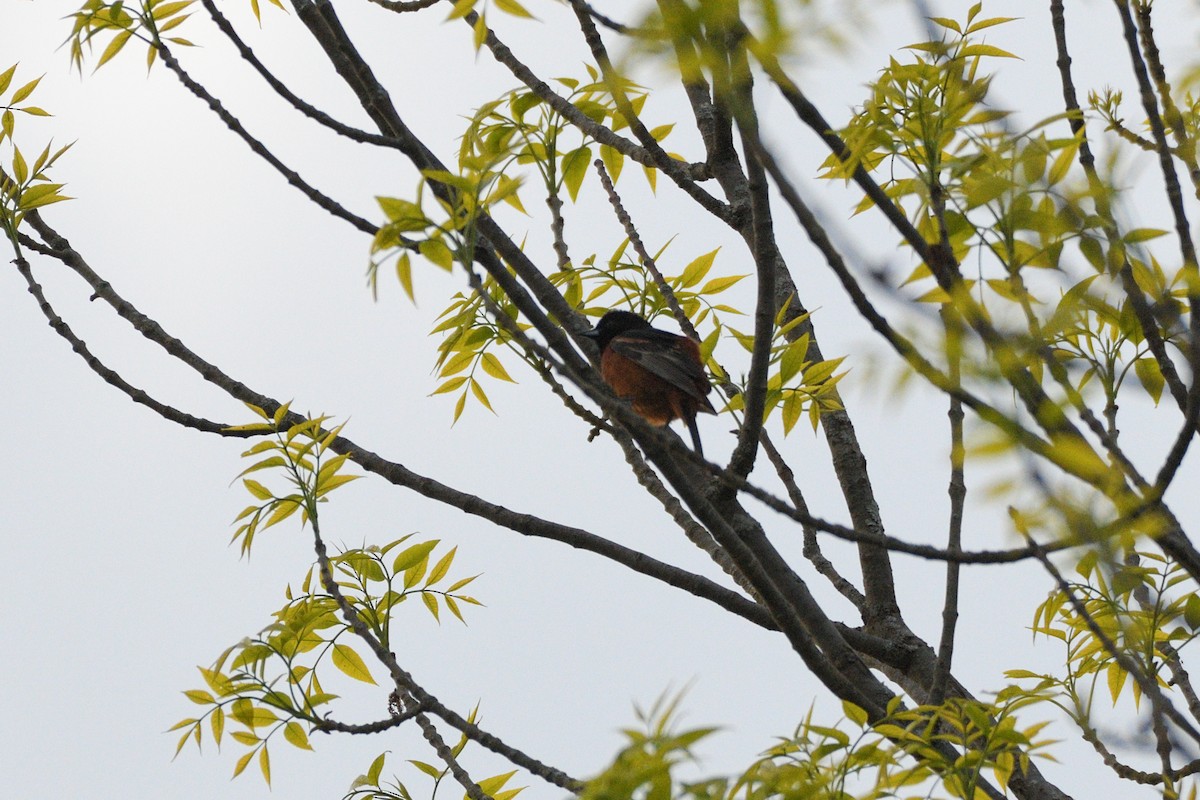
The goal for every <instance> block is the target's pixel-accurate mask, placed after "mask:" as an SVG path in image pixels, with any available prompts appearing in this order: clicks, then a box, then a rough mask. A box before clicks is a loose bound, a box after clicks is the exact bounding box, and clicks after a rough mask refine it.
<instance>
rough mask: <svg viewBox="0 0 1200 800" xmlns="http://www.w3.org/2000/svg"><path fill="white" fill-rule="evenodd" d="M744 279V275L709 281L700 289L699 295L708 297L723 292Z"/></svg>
mask: <svg viewBox="0 0 1200 800" xmlns="http://www.w3.org/2000/svg"><path fill="white" fill-rule="evenodd" d="M745 277H746V276H745V275H729V276H728V277H725V278H713V279H712V280H711V281H709V282H708V283H706V284H704V286H703V287H701V289H700V294H702V295H710V294H717V293H719V292H723V291H725V290H726V289H728V288H729V287H730V286H733V285H734V284H735V283H737V282H738V281H740V280H741V279H742V278H745Z"/></svg>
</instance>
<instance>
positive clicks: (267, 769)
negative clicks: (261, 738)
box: [258, 745, 271, 786]
mask: <svg viewBox="0 0 1200 800" xmlns="http://www.w3.org/2000/svg"><path fill="white" fill-rule="evenodd" d="M258 768H259V769H260V770H262V776H263V780H264V781H266V782H267V785H268V786H270V785H271V756H270V755H268V754H267V748H266V746H265V745H264V746H263V747H262V749H260V750H259V751H258Z"/></svg>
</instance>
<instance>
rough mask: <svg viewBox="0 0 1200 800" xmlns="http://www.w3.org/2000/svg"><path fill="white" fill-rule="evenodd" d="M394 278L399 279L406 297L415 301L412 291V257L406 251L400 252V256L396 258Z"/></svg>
mask: <svg viewBox="0 0 1200 800" xmlns="http://www.w3.org/2000/svg"><path fill="white" fill-rule="evenodd" d="M396 278H397V280H399V281H400V286H401V288H403V289H404V293H405V294H406V295H408V299H409V300H410V301H411V302H414V303H415V302H416V301H417V297H416V295H415V294H414V293H413V280H412V259H411V258H409V255H408V253H401V254H400V257H399V258H397V259H396Z"/></svg>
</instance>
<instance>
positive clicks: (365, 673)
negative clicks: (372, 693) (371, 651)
mask: <svg viewBox="0 0 1200 800" xmlns="http://www.w3.org/2000/svg"><path fill="white" fill-rule="evenodd" d="M333 665H334V666H335V667H337V668H338V669H340V670H341V671H342V672H344V673H346V674H347V675H349V676H350V677H351V678H354V680H356V681H362V682H363V683H372V684H373V683H375V679H374V678H372V677H371V673H370V671H369V670H368V669H367V665H366V664H365V663H363V660H362V657H361V656H360V655H359V654H358V653H356V652H354V650H352V649H351V648H350V647H349V646H348V645H344V644H335V645H334V646H333Z"/></svg>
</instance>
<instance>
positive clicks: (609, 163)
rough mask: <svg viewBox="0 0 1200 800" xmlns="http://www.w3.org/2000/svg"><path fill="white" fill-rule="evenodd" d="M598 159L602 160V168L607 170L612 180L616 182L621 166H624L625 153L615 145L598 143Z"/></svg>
mask: <svg viewBox="0 0 1200 800" xmlns="http://www.w3.org/2000/svg"><path fill="white" fill-rule="evenodd" d="M600 160H601V161H602V162H604V169H606V170H607V171H608V175H609V177H610V178H612V182H613V183H616V182H617V178H619V177H620V176H621V168H622V167H624V166H625V154H624V153H622V152H621V151H620V150H617V149H616V148H615V147H610V146H608V145H606V144H602V145H600Z"/></svg>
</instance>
